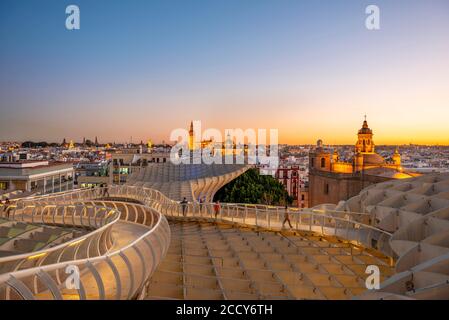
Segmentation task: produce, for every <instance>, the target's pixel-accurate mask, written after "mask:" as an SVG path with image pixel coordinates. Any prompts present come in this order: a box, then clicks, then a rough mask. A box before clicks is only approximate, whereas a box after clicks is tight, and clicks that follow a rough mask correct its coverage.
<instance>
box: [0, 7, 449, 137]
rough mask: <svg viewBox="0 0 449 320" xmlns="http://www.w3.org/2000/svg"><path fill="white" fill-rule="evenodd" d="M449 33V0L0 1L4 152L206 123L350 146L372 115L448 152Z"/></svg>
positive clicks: (383, 127) (384, 128) (382, 128)
mask: <svg viewBox="0 0 449 320" xmlns="http://www.w3.org/2000/svg"><path fill="white" fill-rule="evenodd" d="M372 3H373V4H376V5H378V6H379V7H380V10H381V30H379V31H368V30H367V29H366V28H365V22H364V21H365V18H366V15H365V7H366V6H367V5H368V4H372ZM69 4H77V5H78V6H79V8H80V11H81V29H80V30H76V31H68V30H66V29H65V18H66V14H65V8H66V6H67V5H69ZM448 30H449V1H445V0H441V1H438V0H429V1H416V0H415V1H411V0H407V1H402V0H394V1H356V0H333V1H332V0H328V1H326V0H322V1H317V0H307V1H300V0H202V1H200V0H183V1H178V0H168V1H167V0H157V1H156V0H148V1H143V0H129V1H112V0H109V1H106V0H89V1H86V0H84V1H83V0H72V1H60V0H42V1H26V0H22V1H13V0H11V1H10V0H2V1H1V2H0V107H1V113H2V114H1V118H0V140H8V139H18V140H24V139H46V140H55V141H58V140H60V139H62V138H63V137H66V138H68V139H70V138H73V139H75V140H80V139H82V137H83V136H86V137H88V138H92V137H93V136H96V135H97V136H99V137H100V140H101V138H102V139H103V140H108V141H113V140H115V141H127V140H129V139H130V137H131V136H133V139H135V140H139V141H140V140H141V139H143V140H146V139H149V138H151V139H153V140H154V141H161V140H163V139H165V140H167V139H168V136H169V133H170V130H172V129H174V128H177V127H187V126H188V123H189V122H190V120H191V119H195V120H202V122H203V127H216V128H219V129H224V128H236V127H240V128H248V127H253V128H258V127H261V128H278V129H279V132H280V139H281V141H283V142H289V143H307V142H313V141H315V140H316V139H318V138H322V139H324V140H325V141H327V142H328V143H352V140H353V136H354V132H355V131H356V129H357V128H358V127H359V126H360V123H361V121H362V120H363V115H364V114H365V113H367V114H368V120H370V124H372V126H373V127H374V129H375V130H376V131H375V132H376V133H378V137H379V138H378V139H379V140H380V141H381V142H385V143H390V142H391V143H396V141H393V140H392V137H397V139H396V140H398V143H399V142H403V143H407V142H420V141H421V140H423V142H424V140H425V141H427V140H428V142H434V141H435V142H438V143H445V141H446V140H447V143H448V144H449V135H448V133H449V132H447V129H446V128H443V127H444V123H445V122H443V120H442V118H445V119H447V117H445V116H447V115H448V114H449V112H448V111H447V110H448V107H449V105H448V103H449V96H448V93H447V91H449V90H447V88H449V81H448V78H449V63H448V59H447V57H448V56H449V44H448V39H449V36H448ZM418 125H419V126H423V127H424V129H423V131H422V132H417V131H416V127H417V126H418ZM425 129H427V130H425ZM412 133H413V134H417V136H416V137H412V138H410V137H411V136H412ZM441 136H446V137H448V138H444V139H446V140H441V139H442V138H441ZM410 139H414V140H412V141H408V140H410ZM420 139H421V140H420Z"/></svg>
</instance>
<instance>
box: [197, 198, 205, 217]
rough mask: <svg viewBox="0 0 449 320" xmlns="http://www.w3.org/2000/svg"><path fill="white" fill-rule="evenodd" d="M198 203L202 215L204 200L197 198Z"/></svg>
mask: <svg viewBox="0 0 449 320" xmlns="http://www.w3.org/2000/svg"><path fill="white" fill-rule="evenodd" d="M198 202H199V203H200V214H201V213H203V203H204V199H203V198H201V197H200V198H199V199H198Z"/></svg>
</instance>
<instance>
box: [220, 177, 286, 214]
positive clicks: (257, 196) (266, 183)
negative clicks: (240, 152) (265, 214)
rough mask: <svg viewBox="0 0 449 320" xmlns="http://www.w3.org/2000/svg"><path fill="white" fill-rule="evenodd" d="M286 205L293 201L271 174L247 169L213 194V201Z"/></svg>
mask: <svg viewBox="0 0 449 320" xmlns="http://www.w3.org/2000/svg"><path fill="white" fill-rule="evenodd" d="M217 200H220V201H221V202H232V203H253V204H268V205H286V204H291V203H292V202H293V199H292V197H290V196H289V195H288V193H287V190H285V188H284V185H283V184H282V183H280V182H279V181H277V180H276V179H274V178H273V177H272V176H266V175H261V174H259V170H257V169H249V170H248V171H246V172H245V173H244V174H242V175H241V176H239V177H238V178H237V179H235V180H233V181H231V182H230V183H228V184H227V185H225V186H223V187H222V188H221V189H220V190H218V192H217V193H216V194H215V196H214V201H217Z"/></svg>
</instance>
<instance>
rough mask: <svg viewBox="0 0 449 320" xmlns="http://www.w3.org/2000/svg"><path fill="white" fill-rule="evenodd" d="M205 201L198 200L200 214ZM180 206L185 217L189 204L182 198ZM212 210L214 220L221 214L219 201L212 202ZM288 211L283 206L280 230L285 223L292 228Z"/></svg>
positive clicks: (204, 199)
mask: <svg viewBox="0 0 449 320" xmlns="http://www.w3.org/2000/svg"><path fill="white" fill-rule="evenodd" d="M205 201H206V198H204V197H203V198H202V197H199V198H198V203H199V207H200V213H202V212H203V205H204V203H205ZM180 204H181V208H182V215H183V216H184V217H185V216H186V215H187V207H188V205H189V202H188V201H187V198H186V197H184V199H182V201H181V202H180ZM213 208H214V214H215V218H217V217H218V215H219V214H220V213H221V204H220V201H218V200H217V201H216V202H214V206H213ZM288 211H289V209H288V206H285V208H284V220H283V222H282V229H284V228H285V224H286V223H287V222H288V225H289V227H290V229H292V228H293V226H292V223H291V221H290V216H289V212H288Z"/></svg>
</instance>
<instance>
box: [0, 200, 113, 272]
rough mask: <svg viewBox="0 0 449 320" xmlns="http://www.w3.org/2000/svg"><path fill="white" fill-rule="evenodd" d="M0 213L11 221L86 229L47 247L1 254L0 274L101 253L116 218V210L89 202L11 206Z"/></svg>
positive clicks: (105, 249) (108, 245) (110, 241)
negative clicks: (76, 235) (75, 236)
mask: <svg viewBox="0 0 449 320" xmlns="http://www.w3.org/2000/svg"><path fill="white" fill-rule="evenodd" d="M2 211H3V210H1V208H0V212H2ZM2 214H3V217H9V219H12V220H14V221H19V222H26V223H39V224H43V225H50V226H63V227H68V228H83V229H87V230H88V231H89V232H88V233H87V234H85V235H82V236H80V237H77V238H74V239H72V240H70V241H66V242H64V243H62V244H59V245H57V246H54V247H51V248H46V249H43V250H39V251H34V252H29V253H25V254H18V255H12V256H7V257H2V258H0V274H3V273H7V272H14V271H18V270H22V269H29V268H33V267H39V266H42V265H46V264H53V263H59V262H62V261H70V260H76V259H84V258H90V257H96V256H100V255H103V254H105V253H106V252H108V251H109V249H110V248H111V247H112V245H113V239H112V237H111V231H112V227H113V225H114V224H115V223H116V222H117V221H118V220H119V218H120V212H119V211H118V210H115V209H109V208H106V207H101V206H92V205H91V206H84V205H77V206H74V205H27V206H25V207H18V206H17V205H12V206H10V207H9V208H8V210H7V211H3V212H2ZM14 240H15V239H11V241H14Z"/></svg>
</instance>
